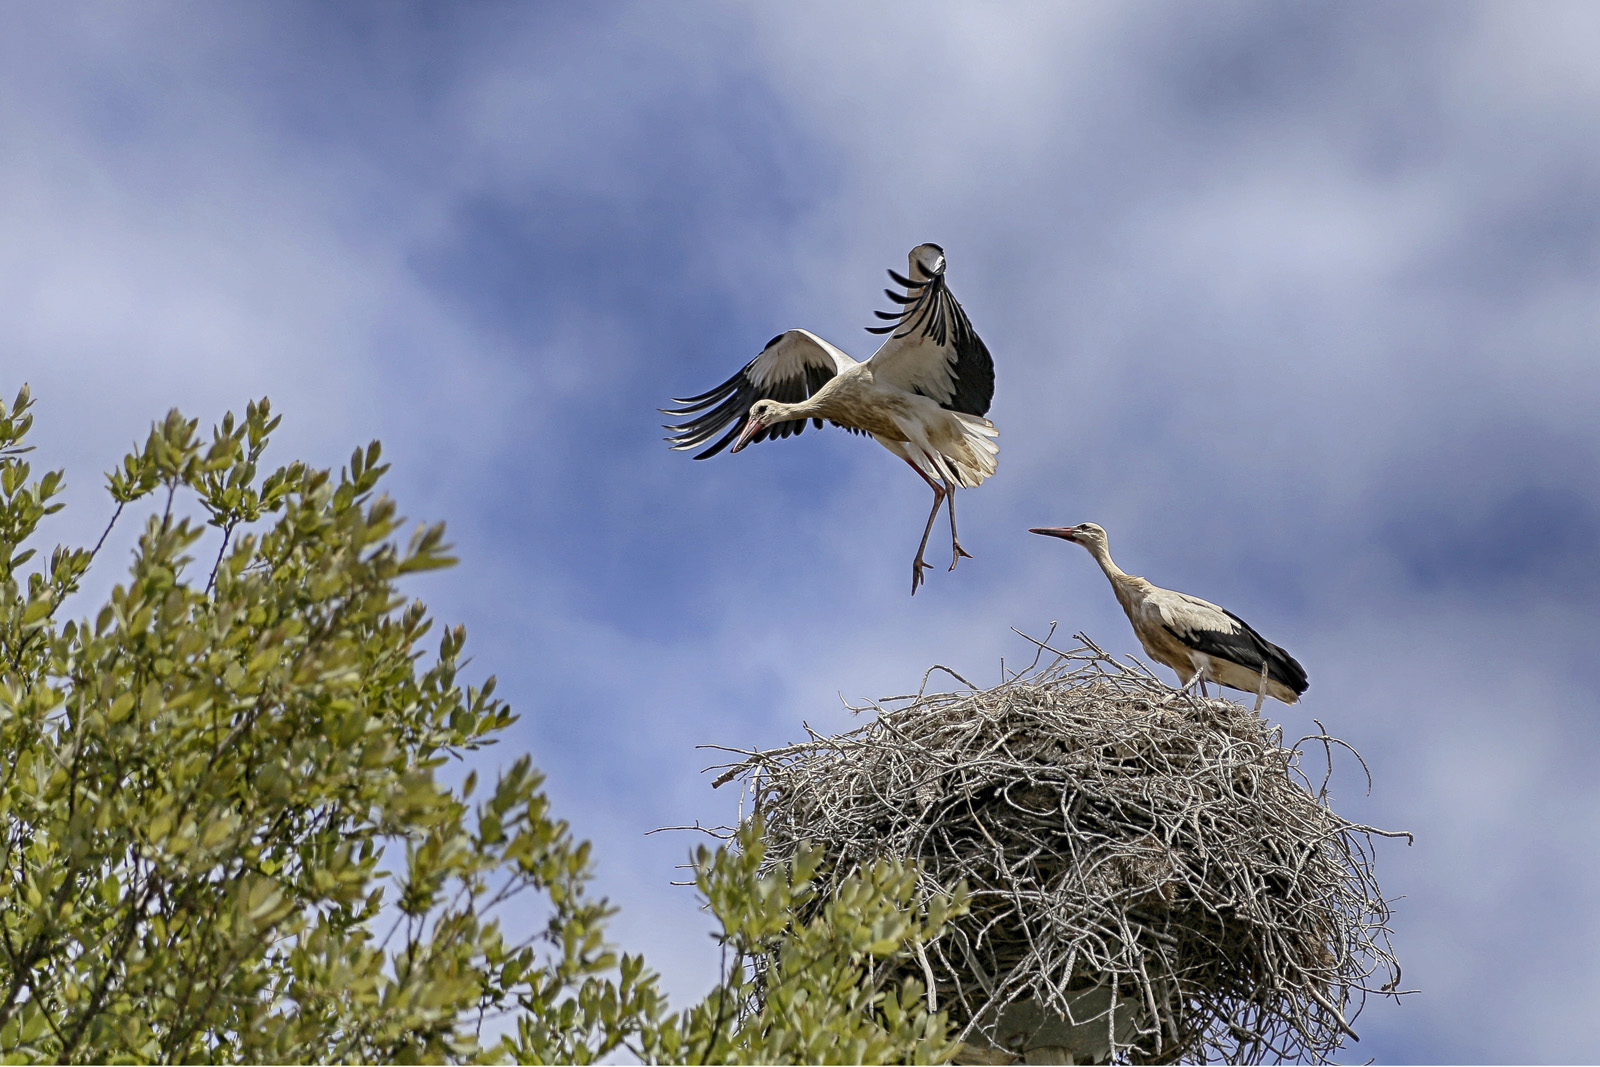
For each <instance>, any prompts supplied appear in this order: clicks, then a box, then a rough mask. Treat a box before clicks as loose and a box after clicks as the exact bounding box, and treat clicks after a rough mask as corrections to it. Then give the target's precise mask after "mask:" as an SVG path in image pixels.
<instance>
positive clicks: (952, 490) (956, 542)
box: [944, 478, 972, 570]
mask: <svg viewBox="0 0 1600 1067" xmlns="http://www.w3.org/2000/svg"><path fill="white" fill-rule="evenodd" d="M944 484H945V492H946V493H947V494H948V499H949V510H950V547H951V548H952V549H953V550H954V551H953V552H952V554H951V556H950V569H951V570H955V569H956V564H957V563H960V562H961V557H962V556H966V557H967V558H968V559H971V558H972V553H971V552H968V551H967V550H966V549H964V548H962V547H961V539H960V538H958V537H957V536H956V487H955V486H953V485H951V484H950V480H949V479H948V478H947V479H945V483H944Z"/></svg>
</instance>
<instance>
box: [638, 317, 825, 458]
mask: <svg viewBox="0 0 1600 1067" xmlns="http://www.w3.org/2000/svg"><path fill="white" fill-rule="evenodd" d="M855 364H856V361H855V360H853V359H851V358H850V357H849V356H847V355H845V354H844V353H843V352H841V351H839V350H838V349H837V348H835V347H834V346H833V345H830V344H829V343H828V342H826V341H824V340H823V339H822V338H820V337H818V336H817V335H816V334H814V333H812V332H810V331H809V330H790V331H789V332H787V333H780V334H779V335H778V336H776V337H774V338H773V339H772V340H770V341H768V342H767V347H766V348H763V349H762V350H761V354H760V355H759V356H757V357H756V358H755V359H752V360H751V361H750V362H749V363H746V364H745V365H744V369H743V370H741V371H740V372H739V373H738V374H735V375H734V376H733V377H732V378H729V379H728V380H727V381H725V382H723V383H722V384H721V385H719V386H717V387H716V388H715V389H711V390H709V391H707V392H704V393H701V394H700V395H699V396H691V397H686V398H682V399H680V398H677V397H674V398H673V401H672V402H673V403H674V404H677V405H679V406H678V407H675V408H662V409H661V413H662V414H663V415H673V416H678V417H684V416H688V417H687V418H685V419H684V421H683V422H680V423H678V424H677V425H668V426H666V427H665V428H666V429H668V430H673V431H675V432H674V433H673V435H672V436H671V437H669V438H667V442H668V443H669V444H671V445H672V447H673V448H675V449H677V450H679V451H682V450H684V449H689V448H698V447H699V446H701V445H703V444H705V443H706V442H707V441H709V440H710V439H711V438H713V437H715V436H716V435H717V434H719V433H722V430H723V428H724V427H731V428H730V429H729V430H728V432H727V433H724V434H722V438H721V440H719V441H717V442H716V443H715V444H713V445H712V446H711V447H710V448H707V449H706V450H705V451H704V452H701V453H700V454H699V455H697V456H695V457H694V458H695V459H705V458H706V457H707V456H714V455H716V454H717V453H718V452H721V451H722V450H723V449H724V448H726V447H728V445H729V443H730V442H732V441H733V440H734V439H735V438H737V437H738V436H739V433H740V432H741V431H742V430H743V429H744V424H745V423H746V422H748V421H749V419H750V407H751V405H752V404H754V403H755V402H756V401H757V400H777V401H780V402H781V403H785V404H797V403H799V402H800V401H802V400H804V399H806V398H807V397H809V396H811V395H812V394H813V393H815V392H816V391H817V390H818V389H821V388H822V386H823V384H824V383H825V382H827V381H828V379H829V378H832V377H833V376H834V375H835V374H838V373H839V372H840V371H842V370H844V369H845V368H846V367H853V366H855ZM811 421H812V422H814V423H816V424H817V426H818V427H820V426H821V425H822V420H821V419H812V420H811ZM805 428H806V423H805V420H804V419H794V420H791V421H789V422H779V423H774V424H773V425H771V426H768V427H767V428H766V429H764V430H762V431H761V432H760V433H757V434H756V435H755V437H753V438H752V440H754V441H765V440H766V439H767V438H769V437H788V436H789V435H790V434H797V433H799V432H800V431H802V430H804V429H805Z"/></svg>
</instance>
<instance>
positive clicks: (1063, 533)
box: [1028, 526, 1078, 544]
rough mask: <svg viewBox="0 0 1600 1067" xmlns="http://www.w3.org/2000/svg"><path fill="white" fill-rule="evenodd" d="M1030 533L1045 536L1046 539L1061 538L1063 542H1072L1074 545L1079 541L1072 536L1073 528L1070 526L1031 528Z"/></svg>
mask: <svg viewBox="0 0 1600 1067" xmlns="http://www.w3.org/2000/svg"><path fill="white" fill-rule="evenodd" d="M1028 532H1029V533H1036V534H1044V535H1045V536H1046V537H1059V538H1061V539H1062V540H1063V541H1071V542H1073V543H1074V544H1076V543H1077V540H1078V539H1077V538H1076V537H1073V536H1072V527H1070V526H1033V527H1029V529H1028Z"/></svg>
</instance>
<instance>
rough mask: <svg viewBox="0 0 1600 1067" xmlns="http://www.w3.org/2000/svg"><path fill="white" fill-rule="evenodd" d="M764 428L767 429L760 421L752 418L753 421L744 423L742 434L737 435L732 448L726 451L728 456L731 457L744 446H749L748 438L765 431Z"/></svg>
mask: <svg viewBox="0 0 1600 1067" xmlns="http://www.w3.org/2000/svg"><path fill="white" fill-rule="evenodd" d="M766 427H767V424H766V423H764V422H762V421H761V420H760V419H754V418H753V419H750V420H748V421H746V422H745V424H744V433H741V434H740V435H739V439H738V440H737V441H735V442H734V443H733V447H732V448H730V449H728V455H730V456H731V455H733V454H734V453H735V452H737V451H739V450H740V449H741V448H743V447H744V446H745V445H747V444H749V443H750V438H752V437H754V436H755V435H756V434H758V433H760V432H761V431H762V430H764V429H766Z"/></svg>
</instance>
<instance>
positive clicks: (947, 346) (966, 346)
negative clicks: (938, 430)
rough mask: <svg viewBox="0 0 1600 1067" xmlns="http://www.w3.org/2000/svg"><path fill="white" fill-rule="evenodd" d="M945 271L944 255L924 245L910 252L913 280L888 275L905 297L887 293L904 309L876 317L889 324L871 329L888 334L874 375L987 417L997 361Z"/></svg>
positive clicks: (875, 361) (874, 363)
mask: <svg viewBox="0 0 1600 1067" xmlns="http://www.w3.org/2000/svg"><path fill="white" fill-rule="evenodd" d="M925 249H927V250H932V251H933V252H935V253H937V255H936V256H935V257H933V258H932V263H931V268H932V269H931V270H930V269H929V267H930V264H927V263H925V262H924V259H926V258H927V257H926V256H924V257H919V256H918V254H917V253H918V252H922V251H923V250H925ZM944 271H945V263H944V253H943V251H942V250H940V249H939V247H938V246H937V245H920V246H918V247H917V248H915V249H913V250H912V252H911V276H910V277H903V276H901V275H900V274H897V273H896V272H894V271H892V270H891V271H890V272H889V277H890V278H892V279H894V281H895V283H896V284H898V285H901V286H903V287H904V288H905V294H904V295H901V294H900V293H897V292H895V291H894V290H893V289H885V290H884V293H885V294H886V295H887V296H888V297H889V299H890V300H893V301H895V302H896V303H897V304H900V305H902V306H901V309H900V310H899V311H879V312H875V314H876V315H877V316H878V317H879V318H880V319H888V320H889V325H887V326H869V327H867V332H868V333H886V334H888V335H889V339H888V340H886V341H885V342H884V343H883V347H881V348H879V349H878V351H877V354H876V355H874V356H873V357H872V367H873V373H874V375H875V376H876V377H878V378H879V379H881V380H883V381H885V382H888V383H890V384H892V385H897V386H899V387H900V388H902V389H906V390H909V391H911V392H916V393H921V394H922V395H923V396H926V397H930V398H932V399H933V400H934V401H935V402H936V403H938V404H939V405H940V406H941V407H945V408H949V409H950V410H951V411H959V412H962V413H964V414H967V415H979V416H981V415H985V414H987V413H988V411H989V402H990V401H991V400H993V399H994V360H993V359H992V358H991V357H990V356H989V349H988V348H987V347H986V346H985V345H984V343H983V338H981V337H979V336H978V333H977V331H976V330H974V329H973V328H972V323H971V322H969V321H968V320H967V313H966V312H965V311H963V310H961V304H960V302H958V301H957V300H956V298H955V297H954V296H953V295H952V294H951V292H950V286H949V284H948V283H947V282H946V281H945V274H944Z"/></svg>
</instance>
